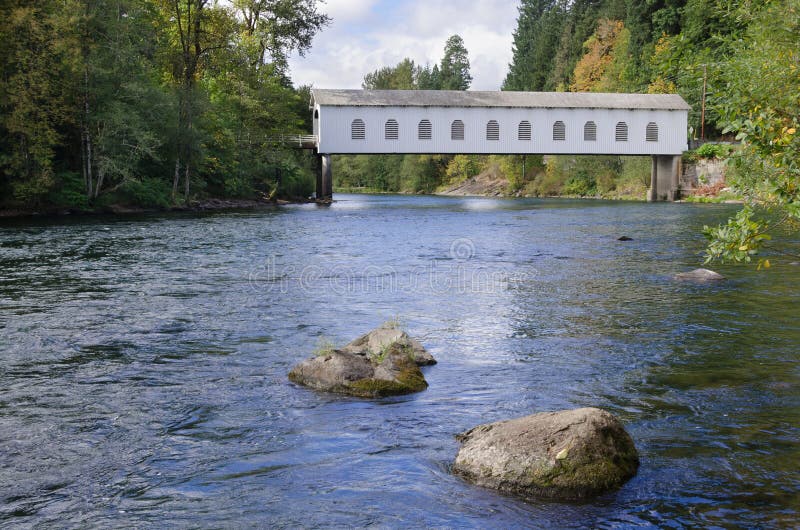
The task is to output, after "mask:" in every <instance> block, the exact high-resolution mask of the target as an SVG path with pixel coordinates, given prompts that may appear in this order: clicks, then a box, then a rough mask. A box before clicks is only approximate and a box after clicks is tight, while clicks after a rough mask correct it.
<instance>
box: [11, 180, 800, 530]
mask: <svg viewBox="0 0 800 530" xmlns="http://www.w3.org/2000/svg"><path fill="white" fill-rule="evenodd" d="M337 199H338V201H339V202H337V203H335V204H334V205H333V206H331V207H317V206H314V205H304V206H290V207H285V208H281V209H280V210H277V211H266V212H250V213H216V214H211V215H186V216H182V215H154V216H134V217H127V218H119V217H117V218H103V217H91V218H80V219H69V218H63V219H47V220H26V221H4V222H2V224H0V363H1V364H0V456H2V458H0V526H9V525H10V526H23V527H24V526H37V525H44V526H58V527H65V526H70V527H108V526H135V527H163V526H264V527H298V526H299V527H308V528H315V527H342V526H355V527H364V526H377V527H431V526H433V527H454V528H516V527H530V528H544V527H620V526H623V527H624V526H648V525H652V526H661V527H675V528H680V527H696V526H714V525H717V526H732V525H741V526H746V527H791V526H796V525H798V524H799V523H800V513H799V512H800V493H798V491H800V368H799V367H798V358H800V352H799V351H798V350H800V321H798V307H800V305H799V304H800V291H799V290H798V285H799V284H800V267H798V266H790V265H788V264H787V265H780V264H779V265H777V266H775V267H773V269H771V270H770V271H768V272H756V271H753V270H749V269H744V268H722V269H721V272H723V273H725V274H727V275H729V276H730V277H731V280H730V281H728V282H725V283H723V284H720V285H692V284H683V283H677V282H674V281H672V280H671V279H670V276H671V275H672V274H674V273H676V272H680V271H684V270H687V269H690V268H695V267H697V266H699V264H700V258H699V252H700V251H701V250H702V247H703V240H702V236H700V228H701V227H702V225H703V224H710V223H716V222H719V221H720V220H721V219H723V218H724V217H725V216H726V215H727V214H729V213H730V212H731V211H733V210H732V207H727V206H691V205H678V204H635V203H607V202H595V201H592V202H589V201H586V202H579V201H538V200H513V201H511V200H491V199H460V198H459V199H453V198H435V197H394V196H383V197H374V196H354V195H340V196H337ZM620 235H627V236H630V237H632V238H633V241H629V242H619V241H617V240H616V238H617V237H619V236H620ZM395 317H397V318H399V319H400V320H401V321H402V322H403V324H404V325H405V327H406V328H407V329H408V331H409V332H410V333H411V334H412V335H414V336H415V337H418V338H419V339H420V340H421V341H422V342H423V343H424V344H425V346H426V347H427V348H428V349H429V350H430V351H431V352H432V353H433V354H434V355H435V356H436V357H437V359H438V360H439V364H438V365H436V366H433V367H429V368H426V369H425V374H426V377H427V379H428V382H429V383H430V385H431V386H430V388H429V389H428V390H427V391H425V392H423V393H420V394H416V395H412V396H405V397H402V398H393V399H383V400H358V399H351V398H347V397H341V396H334V395H325V394H321V393H316V392H314V391H310V390H307V389H304V388H299V387H296V386H294V385H292V384H291V383H289V382H288V380H287V378H286V374H287V372H288V370H289V369H290V367H291V366H292V365H293V364H294V363H296V362H298V361H299V360H301V359H303V358H305V357H307V356H308V355H309V354H310V352H311V351H312V350H313V349H314V348H315V346H316V345H317V343H318V342H319V341H320V340H321V339H322V338H325V339H327V340H331V341H334V342H335V343H337V344H341V343H345V342H348V341H349V340H351V339H353V338H355V337H356V336H358V335H360V334H362V333H363V332H366V331H368V330H369V329H371V328H373V327H375V326H377V325H379V324H380V323H382V322H383V321H386V320H388V319H391V318H395ZM579 406H600V407H603V408H606V409H608V410H610V411H612V412H613V413H615V414H617V415H618V416H620V417H621V418H622V419H623V421H624V422H625V424H626V426H627V428H628V429H629V431H630V433H631V434H632V436H633V438H634V440H635V441H636V444H637V446H638V448H639V450H640V453H641V460H642V465H641V468H640V471H639V474H638V475H637V476H636V477H635V478H634V479H633V480H631V481H630V482H629V483H627V484H626V485H625V486H624V487H623V488H622V489H621V490H620V491H618V492H615V493H612V494H609V495H606V496H603V497H601V498H599V499H596V500H594V501H591V502H587V503H579V504H560V503H552V502H540V503H524V502H521V501H519V500H517V499H515V498H513V497H507V496H503V495H500V494H497V493H495V492H493V491H490V490H485V489H482V488H479V487H475V486H472V485H470V484H468V483H465V482H463V481H462V480H461V479H459V478H457V477H455V476H453V475H451V474H450V473H449V465H450V463H451V462H452V460H453V458H454V456H455V453H456V451H457V449H458V446H457V443H456V441H455V439H454V438H453V435H454V434H456V433H458V432H460V431H463V430H466V429H468V428H470V427H472V426H474V425H476V424H479V423H483V422H488V421H493V420H498V419H504V418H510V417H515V416H521V415H526V414H530V413H534V412H539V411H544V410H553V409H560V408H568V407H579Z"/></svg>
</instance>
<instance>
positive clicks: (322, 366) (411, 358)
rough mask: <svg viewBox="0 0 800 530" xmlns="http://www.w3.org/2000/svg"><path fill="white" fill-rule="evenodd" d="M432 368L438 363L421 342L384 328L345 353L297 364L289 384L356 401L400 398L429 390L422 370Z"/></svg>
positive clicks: (327, 353) (335, 351)
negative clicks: (346, 396)
mask: <svg viewBox="0 0 800 530" xmlns="http://www.w3.org/2000/svg"><path fill="white" fill-rule="evenodd" d="M431 364H436V360H435V359H434V358H433V356H431V354H429V353H428V352H427V351H426V350H425V348H424V347H423V346H422V345H421V344H420V343H419V342H417V341H416V340H414V339H412V338H411V337H409V336H408V334H407V333H405V332H404V331H402V330H399V329H396V328H395V327H392V326H381V327H379V328H377V329H375V330H373V331H371V332H369V333H367V334H366V335H362V336H361V337H359V338H357V339H356V340H354V341H353V342H351V343H349V344H348V345H346V346H345V347H343V348H341V349H331V350H329V351H325V352H322V353H321V354H319V355H316V356H314V357H311V358H310V359H306V360H305V361H303V362H301V363H299V364H297V365H296V366H294V367H293V368H292V369H291V371H290V372H289V380H290V381H292V382H293V383H296V384H299V385H303V386H307V387H310V388H314V389H316V390H321V391H324V392H334V393H338V394H347V395H351V396H356V397H367V398H375V397H386V396H397V395H403V394H412V393H415V392H421V391H423V390H425V389H426V388H428V382H427V381H425V376H424V375H423V374H422V371H421V370H420V369H419V367H420V366H427V365H431Z"/></svg>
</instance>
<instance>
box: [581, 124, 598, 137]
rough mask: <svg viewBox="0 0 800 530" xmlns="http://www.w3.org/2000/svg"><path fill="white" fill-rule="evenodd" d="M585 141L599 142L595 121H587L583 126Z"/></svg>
mask: <svg viewBox="0 0 800 530" xmlns="http://www.w3.org/2000/svg"><path fill="white" fill-rule="evenodd" d="M583 141H584V142H595V141H597V124H596V123H595V122H593V121H587V122H586V124H585V125H584V126H583Z"/></svg>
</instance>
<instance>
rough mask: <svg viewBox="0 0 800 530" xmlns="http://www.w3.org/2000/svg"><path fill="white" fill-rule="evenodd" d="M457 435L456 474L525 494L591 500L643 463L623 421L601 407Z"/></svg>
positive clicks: (538, 416)
mask: <svg viewBox="0 0 800 530" xmlns="http://www.w3.org/2000/svg"><path fill="white" fill-rule="evenodd" d="M457 439H458V440H459V441H460V442H461V443H462V444H463V445H462V446H461V449H460V450H459V452H458V455H457V456H456V461H455V464H454V465H453V472H454V473H456V474H458V475H461V476H463V477H464V478H466V479H467V480H470V481H471V482H474V483H476V484H478V485H480V486H485V487H489V488H494V489H497V490H500V491H503V492H506V493H512V494H515V495H520V496H522V497H525V498H547V499H556V500H575V499H585V498H587V497H590V496H593V495H598V494H601V493H604V492H606V491H610V490H613V489H616V488H618V487H620V486H621V485H622V484H623V483H625V481H627V480H628V479H629V478H631V477H632V476H634V475H635V474H636V470H637V469H638V467H639V456H638V453H637V452H636V447H635V446H634V445H633V440H632V439H631V437H630V435H629V434H628V433H627V432H626V431H625V429H624V428H623V426H622V424H621V423H620V421H619V420H618V419H617V418H616V417H615V416H613V415H612V414H610V413H609V412H606V411H604V410H600V409H596V408H582V409H575V410H564V411H559V412H543V413H540V414H533V415H531V416H525V417H524V418H517V419H513V420H506V421H499V422H496V423H487V424H485V425H479V426H477V427H475V428H473V429H471V430H469V431H467V432H465V433H463V434H460V435H458V436H457Z"/></svg>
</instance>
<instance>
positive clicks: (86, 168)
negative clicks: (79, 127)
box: [81, 66, 93, 199]
mask: <svg viewBox="0 0 800 530" xmlns="http://www.w3.org/2000/svg"><path fill="white" fill-rule="evenodd" d="M81 136H82V137H83V178H84V181H85V183H86V196H87V197H88V198H90V199H91V198H92V187H93V186H92V184H93V182H92V180H93V178H92V133H91V130H90V129H89V67H88V66H84V69H83V131H82V134H81Z"/></svg>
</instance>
